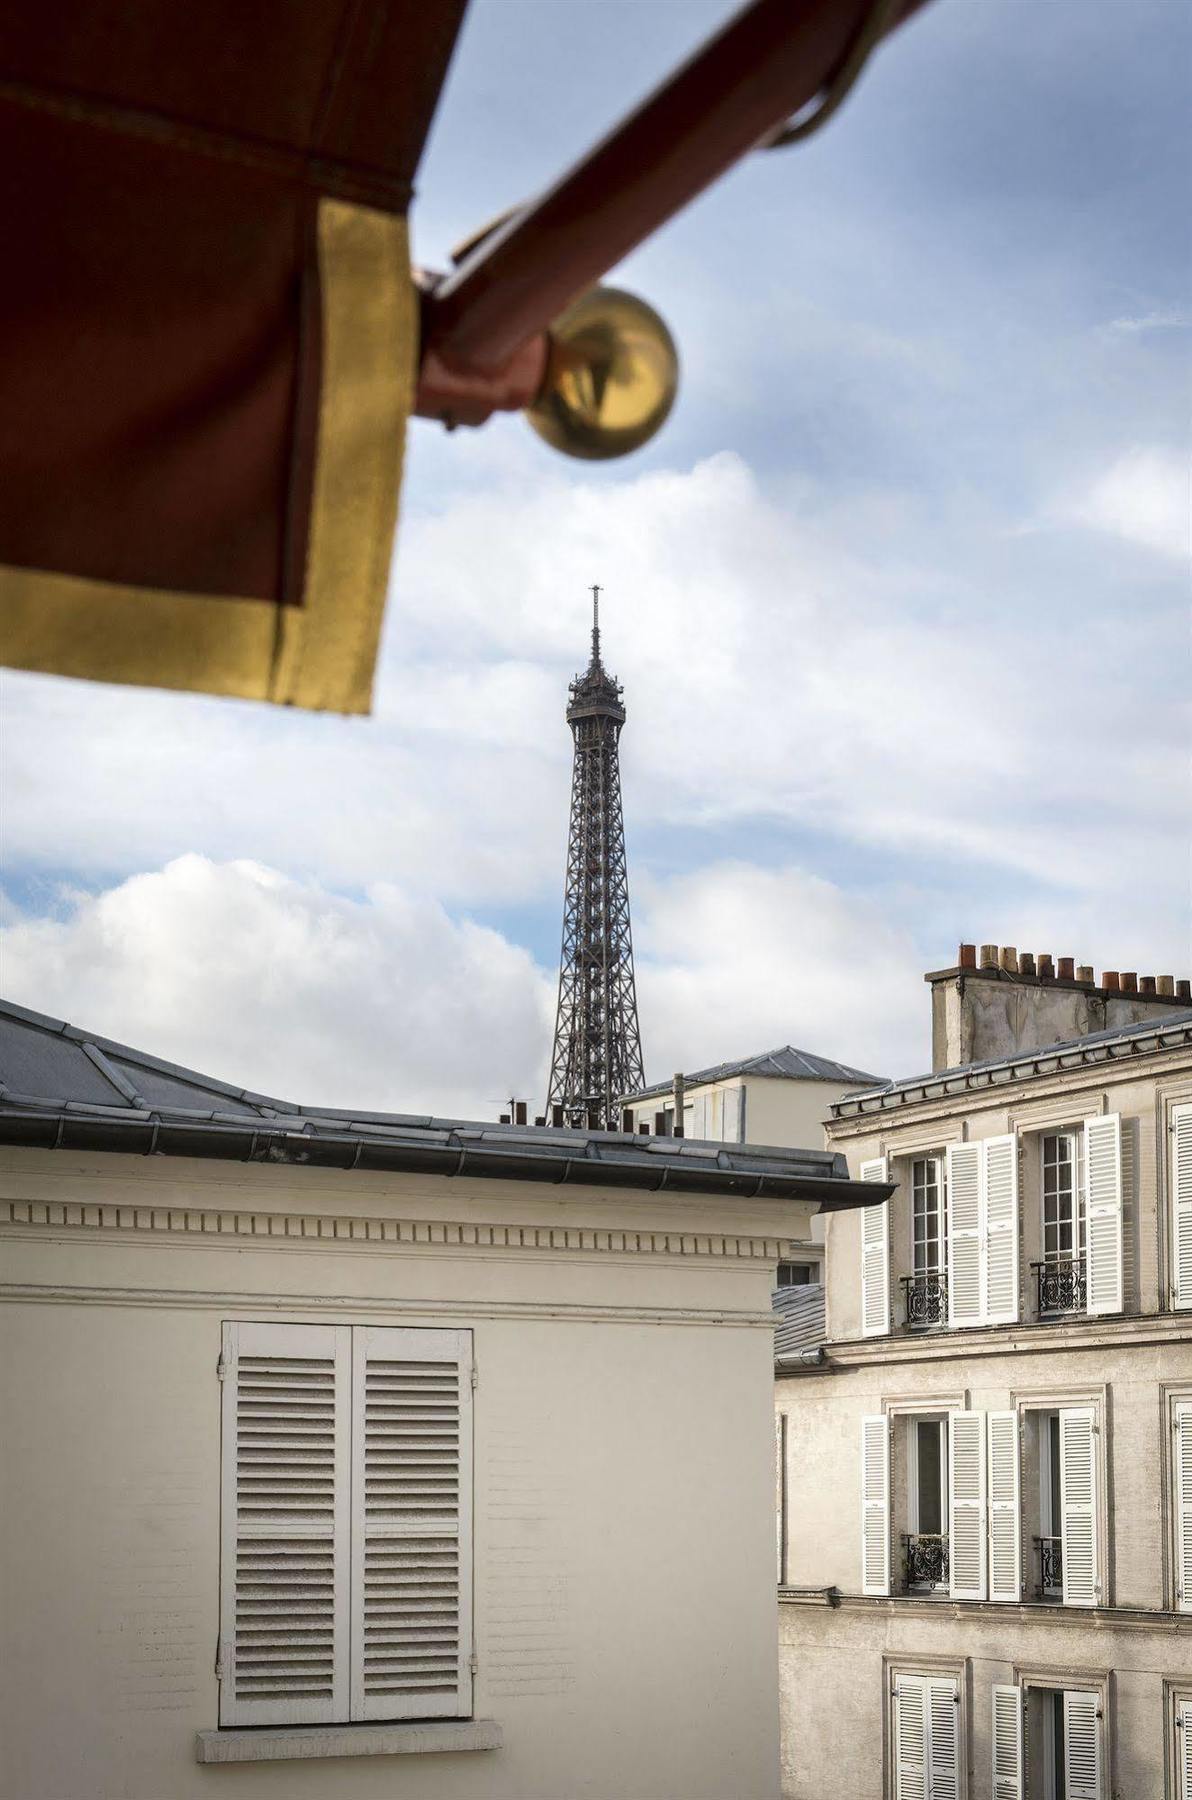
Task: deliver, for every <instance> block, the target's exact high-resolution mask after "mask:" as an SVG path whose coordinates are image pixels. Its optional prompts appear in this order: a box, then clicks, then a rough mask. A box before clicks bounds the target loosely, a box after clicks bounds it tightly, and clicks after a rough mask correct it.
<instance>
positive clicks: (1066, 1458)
mask: <svg viewBox="0 0 1192 1800" xmlns="http://www.w3.org/2000/svg"><path fill="white" fill-rule="evenodd" d="M1096 1422H1097V1419H1096V1413H1095V1412H1094V1410H1093V1408H1092V1407H1091V1406H1065V1407H1063V1408H1061V1410H1060V1529H1061V1532H1062V1535H1063V1563H1064V1605H1065V1606H1095V1605H1096V1604H1097V1600H1098V1598H1099V1595H1100V1585H1099V1575H1098V1568H1097V1437H1096Z"/></svg>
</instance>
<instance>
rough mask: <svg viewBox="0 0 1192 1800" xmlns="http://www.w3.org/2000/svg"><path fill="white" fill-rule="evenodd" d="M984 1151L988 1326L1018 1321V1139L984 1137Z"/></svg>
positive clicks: (986, 1309)
mask: <svg viewBox="0 0 1192 1800" xmlns="http://www.w3.org/2000/svg"><path fill="white" fill-rule="evenodd" d="M982 1150H983V1152H984V1165H985V1166H984V1206H983V1212H984V1220H983V1224H984V1234H985V1253H984V1263H985V1293H984V1302H983V1312H982V1317H983V1319H984V1321H985V1323H986V1324H987V1325H1012V1324H1014V1323H1015V1321H1016V1320H1017V1318H1018V1139H1017V1138H1016V1137H998V1138H986V1140H985V1142H984V1144H983V1145H982Z"/></svg>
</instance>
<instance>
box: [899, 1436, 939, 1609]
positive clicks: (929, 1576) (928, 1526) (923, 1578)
mask: <svg viewBox="0 0 1192 1800" xmlns="http://www.w3.org/2000/svg"><path fill="white" fill-rule="evenodd" d="M907 1425H908V1430H907V1447H908V1452H909V1469H908V1478H907V1517H908V1522H909V1530H908V1532H907V1533H906V1535H905V1537H904V1539H903V1560H904V1569H903V1580H904V1584H905V1587H906V1591H907V1592H908V1593H935V1592H944V1593H946V1592H947V1589H948V1421H947V1418H946V1416H943V1415H941V1416H939V1417H936V1418H926V1419H915V1418H912V1419H909V1420H908V1421H907Z"/></svg>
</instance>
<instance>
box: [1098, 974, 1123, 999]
mask: <svg viewBox="0 0 1192 1800" xmlns="http://www.w3.org/2000/svg"><path fill="white" fill-rule="evenodd" d="M1121 985H1122V978H1121V976H1120V975H1119V974H1118V972H1117V970H1116V969H1106V971H1105V973H1104V975H1102V977H1101V986H1102V987H1103V988H1104V989H1105V992H1106V993H1107V994H1116V993H1118V992H1119V990H1120V988H1121Z"/></svg>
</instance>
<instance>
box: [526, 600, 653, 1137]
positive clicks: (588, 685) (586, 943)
mask: <svg viewBox="0 0 1192 1800" xmlns="http://www.w3.org/2000/svg"><path fill="white" fill-rule="evenodd" d="M569 691H570V700H569V702H568V706H567V723H568V724H569V725H570V727H571V735H572V737H573V739H574V741H575V760H574V765H573V770H572V778H571V827H570V833H569V836H568V843H567V880H566V886H565V890H564V896H563V951H562V956H561V958H560V963H559V1006H558V1013H557V1015H556V1019H555V1045H554V1054H553V1056H552V1058H551V1070H550V1089H549V1092H548V1094H547V1113H548V1116H550V1115H551V1114H552V1109H553V1108H554V1107H561V1108H562V1111H563V1119H564V1122H565V1123H566V1124H568V1125H579V1126H588V1127H595V1128H596V1129H598V1130H603V1131H617V1130H619V1129H620V1111H619V1108H620V1102H621V1098H622V1096H623V1095H625V1094H631V1093H634V1092H636V1091H637V1090H638V1089H639V1088H641V1087H644V1086H645V1074H644V1071H643V1068H642V1047H641V1032H640V1029H639V1027H638V1022H637V990H636V988H635V985H634V979H633V938H632V933H631V931H630V926H629V877H628V872H627V869H626V864H625V826H624V821H623V819H622V816H621V771H620V763H619V760H618V752H617V744H618V740H619V739H620V736H621V727H622V725H624V723H625V708H624V705H623V704H622V700H621V687H620V684H619V683H618V682H617V681H615V680H614V679H613V677H612V676H611V675H609V674H608V673H607V672H606V670H605V667H604V664H603V663H602V661H601V658H600V588H599V586H594V587H593V588H592V659H591V661H590V663H589V664H588V667H587V670H586V671H585V673H584V674H583V675H577V676H576V678H575V680H574V681H573V682H572V683H571V687H570V690H569Z"/></svg>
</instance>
